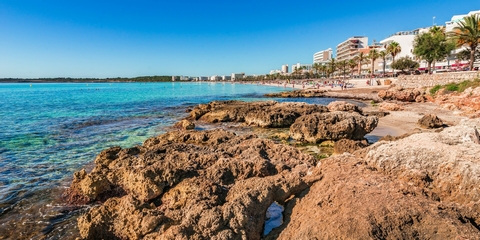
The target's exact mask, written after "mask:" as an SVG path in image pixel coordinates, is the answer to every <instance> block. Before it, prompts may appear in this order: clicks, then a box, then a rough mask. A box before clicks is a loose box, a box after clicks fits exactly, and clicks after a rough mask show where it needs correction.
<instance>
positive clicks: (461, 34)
mask: <svg viewBox="0 0 480 240" xmlns="http://www.w3.org/2000/svg"><path fill="white" fill-rule="evenodd" d="M453 31H454V33H453V34H454V39H455V41H456V43H457V46H458V47H460V46H464V45H466V46H468V48H470V65H469V69H470V70H472V69H473V63H474V62H475V51H476V50H477V47H478V45H479V44H480V17H479V16H478V15H470V16H466V17H465V18H463V20H462V21H460V22H459V23H458V26H457V27H454V28H453Z"/></svg>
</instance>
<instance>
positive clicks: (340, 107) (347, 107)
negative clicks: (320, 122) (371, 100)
mask: <svg viewBox="0 0 480 240" xmlns="http://www.w3.org/2000/svg"><path fill="white" fill-rule="evenodd" d="M327 108H328V110H329V111H330V112H335V111H345V112H358V113H360V114H362V109H361V108H359V107H358V106H357V105H355V104H352V103H348V102H345V101H335V102H331V103H329V104H328V105H327Z"/></svg>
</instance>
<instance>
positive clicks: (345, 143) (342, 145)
mask: <svg viewBox="0 0 480 240" xmlns="http://www.w3.org/2000/svg"><path fill="white" fill-rule="evenodd" d="M366 147H368V142H367V140H358V141H355V140H350V139H341V140H339V141H336V142H335V144H334V145H333V153H335V154H342V153H346V152H347V153H354V152H355V151H357V150H359V149H362V148H366Z"/></svg>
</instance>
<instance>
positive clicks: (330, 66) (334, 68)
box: [327, 58, 337, 76]
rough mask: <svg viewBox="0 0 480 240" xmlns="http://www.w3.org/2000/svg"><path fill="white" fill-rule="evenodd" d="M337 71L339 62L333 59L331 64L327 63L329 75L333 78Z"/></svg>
mask: <svg viewBox="0 0 480 240" xmlns="http://www.w3.org/2000/svg"><path fill="white" fill-rule="evenodd" d="M335 71H337V62H336V61H335V58H332V59H330V62H328V63H327V73H328V74H327V75H328V76H331V75H332V74H333V73H334V72H335Z"/></svg>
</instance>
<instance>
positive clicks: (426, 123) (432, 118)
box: [418, 114, 443, 128]
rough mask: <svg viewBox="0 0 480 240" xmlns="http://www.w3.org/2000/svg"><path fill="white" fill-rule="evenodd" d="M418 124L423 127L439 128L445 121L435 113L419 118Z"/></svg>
mask: <svg viewBox="0 0 480 240" xmlns="http://www.w3.org/2000/svg"><path fill="white" fill-rule="evenodd" d="M418 125H420V126H421V127H423V128H439V127H442V126H443V121H442V120H441V119H440V118H438V117H437V115H435V114H427V115H425V116H423V117H422V118H420V119H419V120H418Z"/></svg>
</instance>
